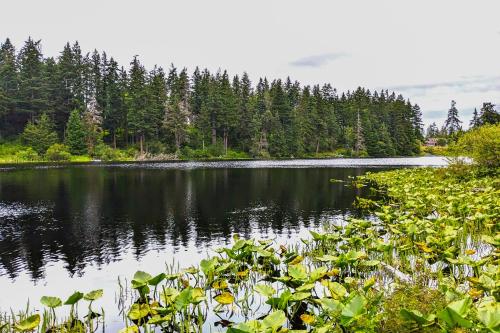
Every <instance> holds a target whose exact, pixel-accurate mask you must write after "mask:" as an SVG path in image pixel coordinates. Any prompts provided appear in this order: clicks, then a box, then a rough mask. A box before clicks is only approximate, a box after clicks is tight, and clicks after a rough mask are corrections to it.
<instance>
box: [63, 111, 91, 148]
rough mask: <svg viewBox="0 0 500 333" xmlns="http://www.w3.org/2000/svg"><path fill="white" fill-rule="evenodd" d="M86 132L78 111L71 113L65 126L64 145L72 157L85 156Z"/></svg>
mask: <svg viewBox="0 0 500 333" xmlns="http://www.w3.org/2000/svg"><path fill="white" fill-rule="evenodd" d="M86 138H87V131H86V129H85V124H84V122H83V120H82V118H81V115H80V111H79V110H73V111H71V114H70V116H69V119H68V124H67V125H66V138H65V139H64V143H65V144H66V145H67V146H68V147H69V151H70V153H71V154H74V155H85V154H87V152H88V149H87V141H86Z"/></svg>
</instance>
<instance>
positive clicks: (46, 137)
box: [22, 113, 57, 155]
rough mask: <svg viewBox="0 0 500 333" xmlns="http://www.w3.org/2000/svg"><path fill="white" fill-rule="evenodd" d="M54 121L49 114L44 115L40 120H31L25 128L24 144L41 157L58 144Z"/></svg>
mask: <svg viewBox="0 0 500 333" xmlns="http://www.w3.org/2000/svg"><path fill="white" fill-rule="evenodd" d="M53 128H54V125H53V123H52V120H51V119H50V118H49V116H48V115H47V114H45V113H44V114H42V115H41V116H40V118H39V119H38V120H35V121H32V120H29V121H28V124H27V125H26V127H25V128H24V131H23V135H22V139H23V141H24V143H26V144H27V145H29V146H31V147H33V149H34V150H36V152H37V153H38V154H40V155H42V154H44V153H45V152H46V151H47V149H48V148H49V147H50V146H51V145H53V144H54V143H57V133H56V132H55V131H54V129H53Z"/></svg>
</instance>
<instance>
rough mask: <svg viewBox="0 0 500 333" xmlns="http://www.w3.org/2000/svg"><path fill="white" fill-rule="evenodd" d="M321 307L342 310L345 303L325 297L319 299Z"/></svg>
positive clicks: (327, 309) (329, 309) (336, 310)
mask: <svg viewBox="0 0 500 333" xmlns="http://www.w3.org/2000/svg"><path fill="white" fill-rule="evenodd" d="M318 302H319V304H320V305H321V307H322V308H323V309H324V310H326V311H328V312H340V311H341V310H342V309H343V307H344V305H343V304H342V303H340V302H339V301H337V300H336V299H332V298H326V297H323V298H321V299H319V300H318Z"/></svg>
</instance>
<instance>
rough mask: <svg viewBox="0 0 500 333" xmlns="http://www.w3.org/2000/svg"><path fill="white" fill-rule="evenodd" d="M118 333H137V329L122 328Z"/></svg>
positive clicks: (131, 327)
mask: <svg viewBox="0 0 500 333" xmlns="http://www.w3.org/2000/svg"><path fill="white" fill-rule="evenodd" d="M118 333H139V328H138V327H137V326H135V325H134V326H129V327H125V328H122V329H121V330H119V331H118Z"/></svg>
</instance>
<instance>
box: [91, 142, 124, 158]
mask: <svg viewBox="0 0 500 333" xmlns="http://www.w3.org/2000/svg"><path fill="white" fill-rule="evenodd" d="M94 157H96V158H98V159H100V160H103V161H116V160H119V159H122V158H123V156H122V154H121V153H120V151H118V150H116V149H113V148H111V147H110V146H108V145H106V144H104V143H100V144H98V145H97V146H96V147H95V151H94Z"/></svg>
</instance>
